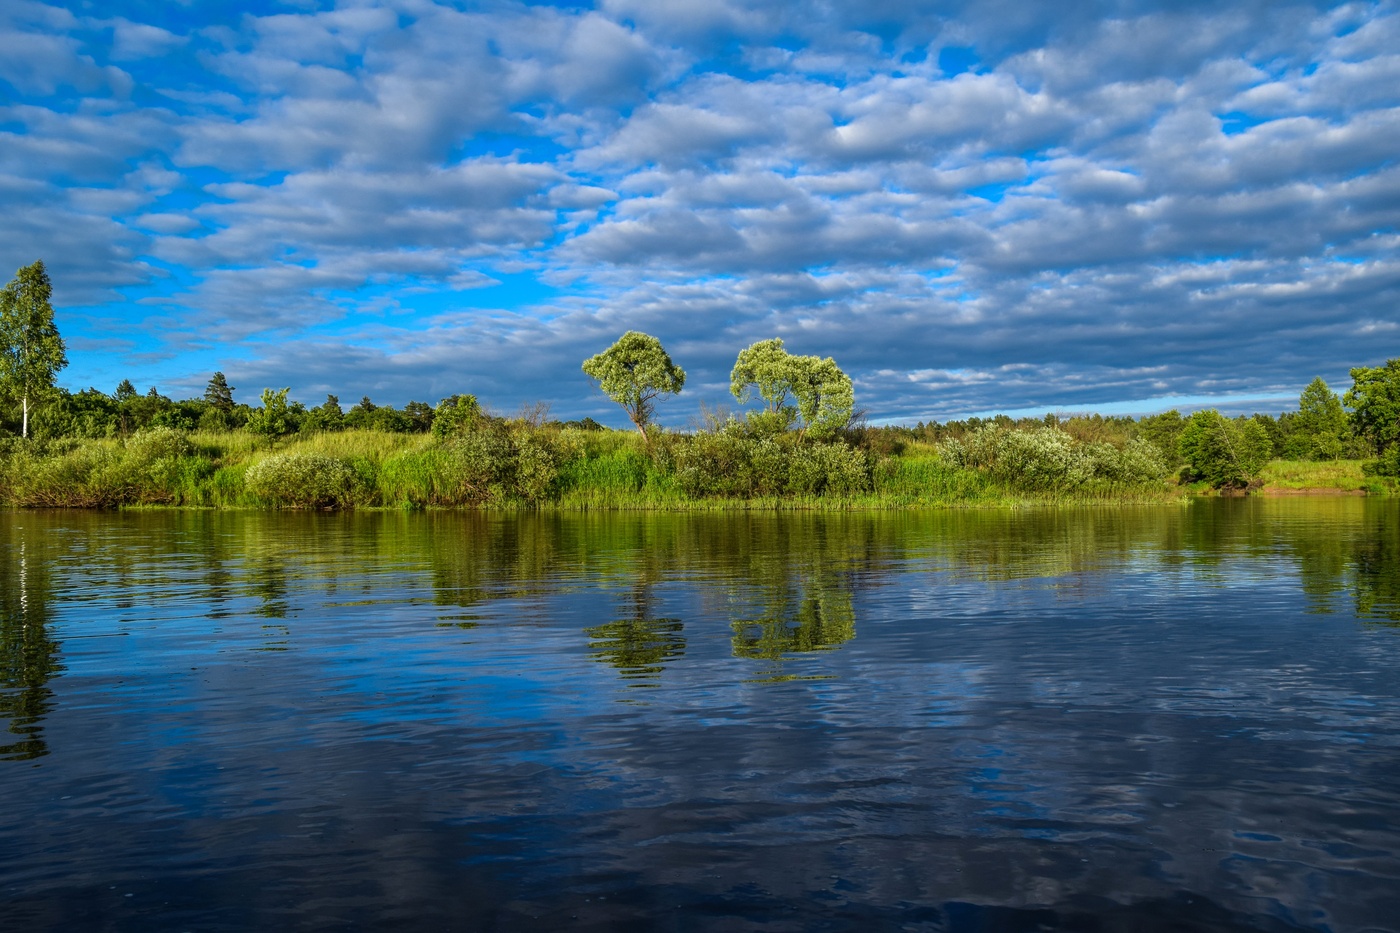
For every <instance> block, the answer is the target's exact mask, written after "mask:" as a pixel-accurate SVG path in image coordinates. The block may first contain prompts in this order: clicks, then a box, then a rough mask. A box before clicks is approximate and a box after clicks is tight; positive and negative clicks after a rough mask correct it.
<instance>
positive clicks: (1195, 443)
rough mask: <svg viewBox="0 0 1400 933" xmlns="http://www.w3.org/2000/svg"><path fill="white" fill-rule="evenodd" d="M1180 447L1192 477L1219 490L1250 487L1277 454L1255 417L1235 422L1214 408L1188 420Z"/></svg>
mask: <svg viewBox="0 0 1400 933" xmlns="http://www.w3.org/2000/svg"><path fill="white" fill-rule="evenodd" d="M1178 446H1179V449H1180V452H1181V456H1182V457H1183V458H1184V459H1185V460H1186V462H1187V464H1189V465H1190V468H1191V473H1192V475H1194V476H1197V477H1199V478H1201V479H1204V480H1206V481H1207V482H1209V483H1210V484H1211V485H1212V486H1214V487H1216V488H1217V489H1219V488H1223V487H1226V486H1233V487H1242V486H1248V485H1249V483H1250V481H1251V480H1252V479H1254V478H1255V477H1256V476H1258V475H1259V471H1260V470H1262V469H1264V465H1265V464H1267V463H1268V462H1269V458H1270V457H1272V456H1273V453H1274V451H1273V444H1272V443H1271V442H1270V440H1269V432H1268V429H1267V428H1265V427H1264V426H1263V425H1262V424H1260V423H1259V422H1258V421H1255V420H1254V419H1253V418H1244V419H1241V420H1238V421H1233V420H1231V419H1229V418H1226V417H1225V416H1224V415H1222V414H1220V412H1218V411H1216V410H1215V409H1214V408H1210V409H1206V410H1205V411H1198V412H1196V413H1195V414H1193V415H1192V416H1191V417H1190V418H1187V419H1186V424H1185V426H1184V427H1183V428H1182V429H1181V436H1180V438H1179V440H1178Z"/></svg>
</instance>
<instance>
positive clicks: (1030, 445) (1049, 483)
mask: <svg viewBox="0 0 1400 933" xmlns="http://www.w3.org/2000/svg"><path fill="white" fill-rule="evenodd" d="M939 457H940V458H941V459H942V460H943V461H944V462H945V463H948V464H950V465H952V466H956V467H961V468H964V469H977V470H981V471H983V472H986V473H988V474H989V475H991V476H992V477H994V478H995V479H997V480H999V481H1000V482H1003V483H1006V484H1007V485H1009V486H1013V487H1019V488H1023V489H1031V490H1036V491H1042V492H1048V491H1054V490H1071V489H1079V488H1083V487H1085V486H1091V485H1095V484H1100V483H1124V484H1143V483H1149V482H1155V481H1159V480H1161V479H1162V478H1163V477H1164V476H1165V475H1166V473H1167V466H1166V463H1165V462H1164V461H1163V459H1162V455H1161V452H1160V451H1159V450H1158V449H1157V447H1156V445H1154V444H1153V443H1152V442H1150V441H1147V440H1144V439H1141V438H1136V439H1134V440H1131V441H1129V442H1128V444H1127V445H1126V446H1125V447H1123V448H1122V449H1121V450H1120V449H1119V448H1117V447H1115V446H1113V445H1112V444H1109V443H1106V442H1096V443H1083V444H1081V443H1076V442H1075V440H1074V438H1073V437H1071V436H1070V435H1069V434H1067V433H1066V432H1064V431H1062V430H1060V429H1059V428H1054V427H1040V428H1033V429H1031V430H1027V431H1021V430H1013V429H1010V428H1007V427H1004V426H1002V425H997V424H988V425H983V426H982V427H979V428H978V429H977V430H975V431H973V432H971V433H970V434H968V435H966V436H964V437H963V438H962V439H956V438H949V439H948V440H945V441H943V442H942V443H941V444H940V445H939Z"/></svg>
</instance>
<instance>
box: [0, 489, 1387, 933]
mask: <svg viewBox="0 0 1400 933" xmlns="http://www.w3.org/2000/svg"><path fill="white" fill-rule="evenodd" d="M0 613H3V616H0V622H2V623H3V630H2V631H0V635H2V636H3V637H2V639H0V800H2V801H3V808H0V928H3V929H7V930H8V929H15V930H19V929H24V930H79V929H81V930H117V931H126V930H131V931H138V930H139V931H164V930H171V931H177V930H199V931H209V930H249V929H259V930H273V929H275V930H342V929H363V930H379V929H383V930H408V931H416V930H439V929H460V930H503V931H505V930H510V931H516V930H558V929H578V930H677V931H680V930H684V931H708V930H726V931H729V930H751V929H752V930H758V929H762V930H768V931H786V930H804V931H805V930H846V929H861V930H953V931H963V930H966V931H972V930H976V931H990V930H995V931H999V933H1000V931H1006V933H1016V931H1031V930H1105V931H1108V930H1125V931H1126V930H1159V929H1160V930H1168V929H1189V930H1222V931H1223V930H1241V931H1243V930H1250V931H1259V930H1263V931H1286V930H1316V931H1329V933H1338V931H1358V933H1359V931H1374V930H1397V929H1400V502H1396V501H1394V500H1374V499H1355V498H1346V499H1343V498H1338V499H1321V498H1311V499H1299V500H1260V499H1242V500H1203V501H1196V502H1192V503H1190V504H1186V505H1172V506H1164V507H1141V508H1137V507H1134V508H1115V507H1104V508H1095V509H1045V510H1026V511H943V512H894V513H849V514H841V513H837V514H771V513H765V514H745V513H740V514H724V515H709V514H678V515H668V514H655V513H634V514H629V513H610V514H519V515H507V514H481V513H427V514H423V513H411V514H397V513H364V514H258V513H220V512H178V511H168V512H163V511H155V512H125V513H84V512H60V513H42V512H9V513H0Z"/></svg>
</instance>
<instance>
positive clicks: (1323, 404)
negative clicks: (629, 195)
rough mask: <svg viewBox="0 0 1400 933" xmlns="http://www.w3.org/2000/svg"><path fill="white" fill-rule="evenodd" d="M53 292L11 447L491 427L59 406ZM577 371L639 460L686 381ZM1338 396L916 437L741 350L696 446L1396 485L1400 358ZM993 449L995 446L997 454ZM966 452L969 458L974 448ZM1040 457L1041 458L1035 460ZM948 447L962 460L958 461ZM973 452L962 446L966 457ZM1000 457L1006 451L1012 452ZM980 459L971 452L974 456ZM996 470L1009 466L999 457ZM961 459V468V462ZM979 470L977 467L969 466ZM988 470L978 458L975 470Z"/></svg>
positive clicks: (658, 367) (336, 413) (122, 404)
mask: <svg viewBox="0 0 1400 933" xmlns="http://www.w3.org/2000/svg"><path fill="white" fill-rule="evenodd" d="M51 297H52V284H51V283H50V281H49V277H48V274H47V271H46V270H45V268H44V264H43V262H42V261H38V262H35V263H33V264H31V265H29V266H25V267H24V268H22V269H20V270H19V271H18V272H17V273H16V276H15V278H14V279H13V280H12V281H11V282H10V283H9V284H8V285H6V286H5V287H4V289H3V290H0V396H3V398H4V399H5V400H7V401H8V402H10V403H11V404H10V405H9V406H8V407H7V410H6V412H5V414H4V415H3V416H0V423H3V425H4V427H6V428H9V429H10V430H12V431H13V433H15V434H18V435H20V436H21V437H29V436H31V435H32V436H34V437H36V438H39V439H50V440H52V439H59V438H89V439H96V438H111V437H116V438H124V437H130V436H132V435H134V434H136V433H137V432H140V431H144V430H149V429H152V428H169V429H174V430H177V431H184V432H192V431H202V432H209V433H217V432H224V431H247V432H251V433H253V434H256V435H261V436H264V437H267V438H269V439H270V440H273V441H275V440H276V439H278V438H281V437H286V436H288V435H294V434H318V433H324V432H333V431H342V430H370V431H383V432H390V433H399V434H413V433H422V434H428V433H431V434H434V435H437V436H440V437H445V436H450V435H453V434H456V433H460V432H461V431H463V430H467V429H470V428H471V427H473V426H476V425H482V424H488V423H490V422H492V421H493V420H494V421H498V422H499V421H503V420H505V419H501V418H499V417H497V416H493V415H491V414H489V413H487V412H485V411H484V410H483V409H482V408H481V406H480V404H479V403H478V401H477V399H476V398H475V397H474V396H472V395H465V394H460V395H452V396H449V397H448V398H445V399H442V400H441V401H439V402H438V404H437V405H430V404H429V403H427V402H420V401H410V402H409V403H408V404H407V405H405V406H404V407H403V408H402V409H398V408H395V407H394V406H392V405H379V404H376V403H375V402H373V401H372V400H371V399H370V397H369V396H364V397H362V398H361V399H360V401H359V402H358V403H356V404H354V405H352V406H350V407H349V408H348V409H346V408H345V407H344V406H342V404H341V402H340V400H339V398H337V397H336V396H335V395H327V396H326V399H325V401H324V402H322V403H321V404H319V405H315V406H307V405H305V404H303V403H301V402H299V401H296V400H292V399H290V398H289V397H288V396H289V390H288V389H285V388H284V389H271V388H268V389H264V390H263V391H262V393H261V396H260V399H259V401H260V404H259V405H256V406H254V405H247V404H240V403H237V402H235V401H234V398H233V393H234V391H235V388H234V387H233V386H231V385H229V383H228V380H227V378H226V377H225V375H224V374H223V373H222V372H216V373H214V374H213V375H212V376H211V377H210V379H209V382H208V384H207V386H206V387H205V390H204V393H203V394H202V396H200V397H196V398H189V399H182V400H175V399H172V398H170V397H168V396H166V395H164V394H162V393H160V392H159V391H158V390H157V389H156V388H155V387H150V388H149V389H148V390H147V391H146V392H145V393H142V392H139V391H138V390H137V388H136V387H135V385H134V384H133V383H132V382H131V381H130V380H129V379H124V380H122V382H121V383H120V384H119V385H118V386H117V387H116V389H115V391H113V392H112V393H110V394H109V393H105V392H102V391H100V390H98V389H96V388H88V389H85V390H82V391H80V392H69V391H67V390H66V389H63V388H60V387H57V386H56V385H55V378H56V375H57V373H58V372H59V371H60V370H61V369H62V368H63V367H64V366H66V365H67V357H66V347H65V345H64V342H63V340H62V338H61V336H60V335H59V333H58V330H57V328H56V327H55V325H54V322H53V308H52V304H51ZM582 369H583V371H584V373H585V374H587V375H588V376H589V377H590V378H591V379H593V380H594V381H595V382H596V383H597V385H598V387H599V389H600V390H601V391H602V392H603V394H605V395H606V396H607V397H609V398H610V399H612V400H613V401H614V402H615V403H617V404H618V405H619V406H620V407H621V408H622V409H623V411H624V412H625V413H626V414H627V417H628V419H629V420H630V421H631V422H632V424H633V425H634V426H635V427H636V428H637V430H638V432H639V433H640V435H641V437H642V439H643V440H644V442H645V443H646V445H647V446H648V448H650V447H651V446H652V442H653V440H654V438H655V436H656V432H655V431H654V430H652V431H651V432H650V433H649V430H648V429H652V428H654V424H655V421H654V419H655V413H656V407H657V404H658V403H659V402H660V401H661V400H663V399H664V398H665V397H666V396H673V395H677V394H679V393H680V392H681V391H682V390H683V388H684V385H685V372H684V370H683V369H681V367H679V366H677V365H676V364H675V362H674V361H673V360H672V359H671V357H670V355H669V353H667V351H666V350H665V348H664V347H663V346H662V345H661V342H660V341H659V340H657V338H655V337H653V336H651V335H648V334H644V333H640V332H637V331H628V332H627V333H625V334H623V335H622V337H620V338H619V339H618V340H617V341H616V342H615V343H614V344H613V345H612V346H611V347H608V348H607V349H605V350H603V351H602V352H600V353H598V354H596V355H594V356H592V357H589V358H588V359H586V360H584V361H583V363H582ZM1351 377H1352V383H1353V384H1352V386H1351V388H1349V389H1348V390H1347V391H1346V393H1345V394H1344V395H1343V396H1338V395H1337V393H1335V392H1334V391H1332V389H1331V388H1330V387H1329V386H1328V385H1327V383H1326V382H1325V381H1324V380H1323V379H1322V378H1321V377H1318V378H1316V379H1314V380H1313V381H1312V382H1311V383H1309V384H1308V386H1307V387H1306V388H1305V389H1304V390H1303V392H1302V394H1301V395H1300V397H1299V401H1298V409H1297V410H1296V411H1287V412H1283V413H1281V414H1279V415H1278V416H1276V417H1275V416H1271V415H1266V414H1255V415H1252V416H1240V417H1235V418H1230V417H1226V416H1224V415H1222V414H1220V413H1219V412H1218V411H1216V410H1214V409H1207V410H1204V411H1197V412H1194V413H1192V414H1190V415H1182V414H1181V413H1180V412H1179V411H1177V410H1172V411H1168V412H1165V413H1162V414H1158V415H1152V416H1148V417H1143V418H1137V419H1134V418H1131V417H1127V416H1121V417H1113V416H1109V417H1105V416H1100V415H1091V416H1075V417H1069V418H1061V417H1059V416H1057V415H1054V414H1048V415H1046V416H1045V417H1044V418H1043V419H1019V420H1013V419H1011V418H1008V417H1006V416H1004V415H1001V416H997V417H996V418H992V419H978V418H970V419H966V420H960V421H951V422H947V423H943V424H940V423H938V422H920V423H919V424H918V425H916V426H913V427H907V426H891V427H871V426H868V425H866V424H864V420H863V418H862V417H861V416H860V415H859V414H858V413H857V411H856V409H855V396H854V390H853V384H852V381H851V379H850V377H849V376H847V375H846V374H845V373H844V372H843V371H842V370H841V368H840V367H839V366H838V365H837V364H836V362H835V361H834V360H833V359H831V358H829V357H828V358H821V357H816V356H799V355H794V354H791V353H789V352H788V351H787V349H786V347H785V346H784V344H783V341H782V340H781V339H780V338H772V339H769V340H761V341H758V342H757V343H754V344H752V345H751V346H749V347H747V348H745V349H744V350H742V351H741V352H740V353H739V354H738V357H737V358H736V360H735V363H734V367H733V369H732V370H731V373H730V391H731V393H732V394H733V396H734V398H735V399H736V401H737V402H738V403H740V404H745V403H749V402H751V401H753V400H755V399H758V400H761V401H762V403H763V407H762V408H761V409H760V410H758V411H750V412H747V413H746V414H744V416H743V417H742V418H737V417H736V416H734V415H728V416H723V415H721V416H717V417H716V416H712V417H710V418H709V419H708V421H707V423H706V424H704V425H702V426H700V428H699V429H697V431H696V432H693V433H707V432H708V433H710V434H719V433H727V434H729V435H733V436H736V437H737V436H743V437H747V438H750V439H761V438H765V437H777V436H780V435H787V434H792V435H794V440H795V441H796V442H798V443H804V442H805V443H822V442H833V441H836V442H842V443H845V444H847V445H849V446H854V447H859V448H862V449H864V450H866V451H868V452H869V453H871V454H872V455H875V456H877V457H878V456H889V455H897V454H898V453H899V452H900V451H901V450H902V449H903V448H904V447H905V446H906V445H908V444H909V443H913V442H927V443H932V444H935V445H938V446H939V449H940V450H942V451H944V452H945V453H946V454H947V455H948V456H949V457H951V458H952V459H954V460H957V459H958V458H963V460H964V461H965V462H968V463H983V462H985V463H987V464H990V463H992V462H994V461H997V460H998V458H999V457H1001V456H1002V454H998V453H997V451H998V450H1001V448H1003V447H1006V443H1007V442H1006V441H1005V437H1004V435H1006V434H1007V432H1021V433H1022V434H1025V433H1033V432H1043V431H1045V430H1050V431H1055V432H1059V433H1061V434H1065V435H1067V436H1068V437H1069V438H1070V439H1071V440H1072V441H1074V442H1076V443H1079V444H1081V445H1093V444H1107V445H1109V446H1111V447H1113V448H1115V449H1116V450H1119V451H1123V450H1126V448H1127V446H1128V445H1129V444H1130V443H1132V442H1135V441H1145V442H1148V443H1150V444H1152V445H1153V446H1154V447H1155V448H1156V450H1157V452H1158V453H1159V454H1160V456H1161V458H1162V460H1163V462H1164V463H1166V464H1167V465H1168V466H1169V467H1172V468H1173V469H1174V468H1176V467H1179V466H1180V467H1184V470H1183V478H1184V479H1188V480H1205V481H1208V482H1209V483H1210V484H1211V485H1214V486H1232V485H1233V486H1243V485H1247V484H1248V483H1249V482H1250V480H1251V479H1252V478H1253V477H1254V476H1256V475H1257V474H1258V472H1259V470H1260V469H1261V468H1262V466H1263V464H1264V463H1266V462H1267V461H1268V460H1270V459H1271V458H1275V457H1278V458H1283V459H1289V460H1336V459H1341V458H1347V459H1367V458H1375V459H1374V461H1373V462H1372V463H1370V464H1368V465H1367V470H1368V472H1370V473H1374V474H1378V475H1384V476H1400V359H1392V360H1388V361H1387V362H1386V363H1385V364H1383V365H1381V366H1374V367H1365V366H1363V367H1357V368H1354V369H1352V370H1351ZM544 411H545V409H544V408H543V406H537V407H536V409H534V410H533V411H532V412H529V413H525V415H524V420H526V421H529V422H530V423H532V424H534V425H536V426H541V425H543V426H548V427H554V428H579V429H583V430H603V426H602V425H600V424H598V423H597V422H596V421H594V420H593V419H591V418H584V419H580V420H576V421H546V420H545V418H544ZM999 439H1000V440H999ZM974 441H975V443H974ZM1042 441H1044V442H1045V443H1042V444H1041V445H1040V447H1039V448H1036V447H1035V446H1034V445H1032V446H1030V447H1027V446H1026V445H1025V444H1022V443H1021V442H1020V441H1017V442H1015V443H1014V444H1012V446H1013V447H1016V445H1017V444H1020V446H1019V447H1016V449H1017V450H1019V451H1020V453H1019V454H1016V456H1020V457H1023V458H1024V457H1027V456H1032V454H1031V453H1029V451H1032V450H1034V449H1041V450H1042V452H1044V451H1045V450H1049V449H1050V448H1053V447H1055V445H1056V444H1058V443H1059V441H1058V440H1057V439H1056V437H1054V436H1051V435H1043V436H1042ZM1046 443H1048V444H1049V445H1050V447H1046V446H1045V444H1046ZM959 445H960V446H959ZM969 445H971V446H969ZM1010 449H1011V448H1007V450H1008V451H1009V450H1010ZM978 451H980V453H978ZM1005 456H1006V457H1010V456H1012V454H1011V453H1009V452H1008V453H1005ZM968 458H970V459H968ZM979 458H980V459H979ZM988 458H990V459H988Z"/></svg>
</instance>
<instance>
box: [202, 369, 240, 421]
mask: <svg viewBox="0 0 1400 933" xmlns="http://www.w3.org/2000/svg"><path fill="white" fill-rule="evenodd" d="M233 388H234V387H233V386H231V385H229V384H228V379H227V378H226V377H225V376H224V374H223V373H215V374H214V375H213V376H212V377H211V378H210V379H209V385H207V386H205V388H204V400H205V401H206V402H208V403H209V404H210V405H211V406H212V407H214V408H217V409H218V410H219V411H223V412H230V411H233Z"/></svg>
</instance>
